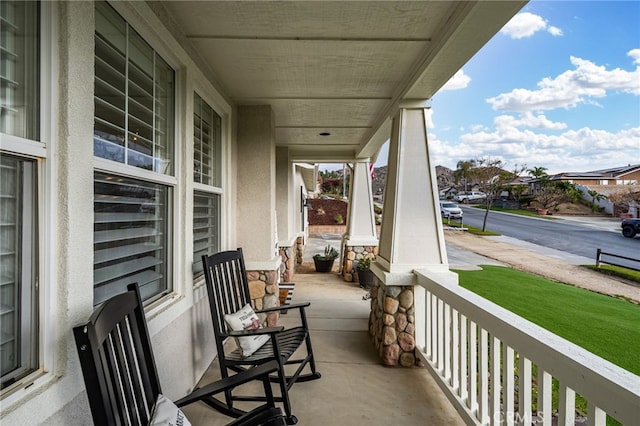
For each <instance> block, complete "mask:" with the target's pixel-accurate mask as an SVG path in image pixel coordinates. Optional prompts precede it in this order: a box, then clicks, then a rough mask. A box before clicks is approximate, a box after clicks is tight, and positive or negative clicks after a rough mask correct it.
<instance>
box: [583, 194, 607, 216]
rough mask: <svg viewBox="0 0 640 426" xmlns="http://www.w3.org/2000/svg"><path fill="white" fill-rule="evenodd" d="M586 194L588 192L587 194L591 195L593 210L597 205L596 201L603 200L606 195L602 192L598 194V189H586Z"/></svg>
mask: <svg viewBox="0 0 640 426" xmlns="http://www.w3.org/2000/svg"><path fill="white" fill-rule="evenodd" d="M587 194H589V196H590V197H591V211H592V212H595V211H596V208H597V206H598V204H597V203H598V201H601V200H604V199H606V198H607V197H606V196H605V195H603V194H600V193H599V192H598V191H595V190H593V189H590V190H588V191H587Z"/></svg>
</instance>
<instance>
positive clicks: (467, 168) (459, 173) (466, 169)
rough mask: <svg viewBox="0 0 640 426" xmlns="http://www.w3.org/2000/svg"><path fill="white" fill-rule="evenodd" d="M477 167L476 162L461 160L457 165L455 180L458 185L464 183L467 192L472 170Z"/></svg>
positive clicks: (454, 174) (454, 173)
mask: <svg viewBox="0 0 640 426" xmlns="http://www.w3.org/2000/svg"><path fill="white" fill-rule="evenodd" d="M475 166H476V160H460V161H458V163H457V164H456V170H455V171H454V172H453V178H454V179H455V182H456V184H457V183H459V182H460V181H461V180H462V181H464V190H465V191H466V190H467V189H468V188H467V185H468V184H469V178H470V177H471V170H472V169H473V168H474V167H475Z"/></svg>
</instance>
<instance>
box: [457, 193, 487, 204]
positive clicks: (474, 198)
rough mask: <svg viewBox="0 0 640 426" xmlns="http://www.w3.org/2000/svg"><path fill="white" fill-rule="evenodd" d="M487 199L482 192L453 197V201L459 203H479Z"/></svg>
mask: <svg viewBox="0 0 640 426" xmlns="http://www.w3.org/2000/svg"><path fill="white" fill-rule="evenodd" d="M486 198H487V194H485V193H484V192H476V191H472V192H460V193H458V194H456V195H455V196H454V197H453V200H454V201H457V202H459V203H465V204H466V203H477V202H480V201H484V200H486Z"/></svg>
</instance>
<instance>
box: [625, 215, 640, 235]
mask: <svg viewBox="0 0 640 426" xmlns="http://www.w3.org/2000/svg"><path fill="white" fill-rule="evenodd" d="M636 234H640V219H633V218H632V219H625V220H623V221H622V235H624V236H625V237H627V238H633V237H635V236H636Z"/></svg>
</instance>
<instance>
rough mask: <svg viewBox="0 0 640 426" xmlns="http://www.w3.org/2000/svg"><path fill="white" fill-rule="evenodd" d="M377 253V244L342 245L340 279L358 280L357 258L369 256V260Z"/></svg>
mask: <svg viewBox="0 0 640 426" xmlns="http://www.w3.org/2000/svg"><path fill="white" fill-rule="evenodd" d="M377 255H378V246H348V245H345V246H344V250H343V253H342V268H341V271H342V279H344V280H345V281H347V282H358V274H357V271H356V269H357V266H358V260H360V259H365V258H370V259H371V261H372V262H373V260H374V259H375V258H376V256H377Z"/></svg>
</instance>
